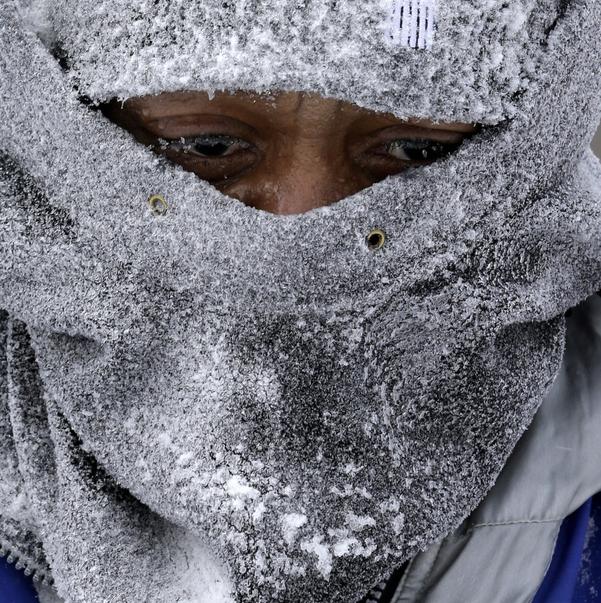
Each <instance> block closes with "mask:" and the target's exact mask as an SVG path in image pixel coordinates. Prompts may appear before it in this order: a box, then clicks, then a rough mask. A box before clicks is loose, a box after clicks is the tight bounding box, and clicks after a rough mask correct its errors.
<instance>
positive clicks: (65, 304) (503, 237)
mask: <svg viewBox="0 0 601 603" xmlns="http://www.w3.org/2000/svg"><path fill="white" fill-rule="evenodd" d="M49 4H50V8H51V10H50V13H51V14H50V17H49V20H44V19H43V18H40V14H41V13H40V12H39V11H37V12H36V11H34V12H31V11H28V10H26V9H27V7H26V6H24V0H22V1H21V2H20V5H21V6H20V7H19V9H17V7H16V6H15V4H14V3H13V2H11V1H8V0H0V151H1V154H0V156H1V167H0V193H1V202H2V205H1V208H0V253H1V258H2V262H1V263H0V307H2V308H3V309H4V310H5V312H4V313H2V315H1V320H0V325H1V326H2V331H1V332H2V341H3V342H4V344H5V345H4V347H5V349H6V354H5V355H4V356H3V357H1V358H3V359H2V360H1V362H2V365H1V367H2V371H1V373H0V375H2V381H1V383H2V389H1V391H0V393H1V394H2V397H1V398H0V429H1V430H2V432H1V433H0V435H1V438H0V446H2V447H3V451H2V456H1V457H0V517H2V520H1V521H0V539H1V544H2V546H3V547H4V550H5V551H7V552H12V553H13V555H14V556H17V557H20V558H21V559H22V563H23V564H24V565H25V566H26V567H28V568H29V569H30V570H31V569H32V568H33V569H35V570H36V571H37V572H38V574H39V575H40V576H42V575H47V576H48V577H49V579H54V584H55V587H56V589H57V590H58V593H59V594H60V595H61V597H62V598H64V599H65V600H66V601H69V602H78V603H80V602H81V603H96V602H109V601H110V602H111V603H115V602H128V603H131V602H132V601H149V602H153V603H156V602H166V601H199V600H202V596H203V593H205V594H206V592H208V591H207V589H208V588H209V586H207V584H206V583H204V582H203V576H204V575H206V573H207V568H209V570H210V567H209V566H210V564H211V563H213V564H214V565H215V567H217V566H221V567H222V569H223V570H224V572H225V575H227V576H228V580H227V581H226V582H227V584H226V583H225V582H224V583H223V589H224V590H227V589H228V588H231V590H232V597H233V599H234V600H235V601H238V602H243V603H255V602H272V601H281V602H284V601H286V602H297V601H303V602H305V601H306V602H316V603H317V602H326V601H327V602H341V603H353V602H354V601H356V600H358V599H360V598H361V597H362V596H363V594H365V592H366V591H367V590H368V589H369V587H370V586H372V585H373V584H375V583H377V582H378V581H379V580H380V579H381V578H383V577H385V576H386V575H387V574H388V573H390V572H391V571H392V570H393V569H394V568H395V567H397V566H398V565H400V564H401V563H402V562H403V560H406V559H408V558H410V557H411V556H412V555H414V554H415V553H416V552H417V551H418V550H420V549H421V548H424V547H426V546H427V545H428V544H429V543H431V542H432V541H434V540H435V539H437V538H439V537H441V536H442V535H444V534H445V533H448V532H449V531H450V530H451V529H453V528H454V527H455V526H457V525H458V524H459V522H460V521H461V520H462V518H464V517H465V516H466V515H467V514H468V513H469V512H470V511H471V510H472V509H473V508H474V507H475V506H476V505H477V503H478V502H479V501H480V500H481V499H482V498H483V496H484V495H485V494H486V492H487V491H488V489H489V488H490V487H491V485H492V484H493V483H494V481H495V478H496V476H497V475H498V473H499V471H500V469H501V468H502V466H503V464H504V462H505V460H506V458H507V456H508V454H509V453H510V451H511V450H512V448H513V446H514V444H515V443H516V441H517V440H518V438H519V437H520V435H521V434H522V432H523V431H524V429H525V428H526V427H527V426H528V424H529V423H530V421H531V419H532V417H533V414H534V413H535V411H536V409H537V407H538V406H539V404H540V403H541V401H542V399H543V397H544V395H545V393H546V392H547V391H548V389H549V387H550V385H551V383H552V381H553V379H554V376H555V375H556V373H557V370H558V367H559V363H560V360H561V357H562V351H563V344H564V319H563V314H564V312H565V311H566V309H567V308H569V307H570V306H572V305H574V304H576V303H577V302H578V301H580V300H582V299H584V298H585V297H586V296H588V295H589V294H590V293H591V292H593V291H595V290H598V289H599V288H600V287H601V244H600V240H601V168H600V166H599V163H598V161H597V160H596V159H594V157H593V156H592V153H591V152H590V151H589V150H588V145H589V142H590V139H591V138H592V135H593V131H594V129H595V126H596V124H597V123H598V120H599V117H600V114H601V73H600V70H601V67H600V66H601V38H600V36H599V31H600V30H601V2H599V0H572V1H566V0H521V1H515V2H505V1H502V0H488V1H486V2H484V1H476V0H474V1H470V2H465V1H464V0H438V2H437V3H436V5H435V4H434V3H433V2H428V3H427V4H428V6H429V7H430V9H431V10H432V12H431V13H430V15H431V16H430V19H431V21H430V22H428V23H427V28H426V29H427V32H426V33H427V36H426V33H424V31H425V30H424V27H425V25H426V24H425V20H424V21H423V22H421V24H420V23H418V22H417V19H416V17H417V15H418V10H417V3H415V2H413V3H411V2H400V3H399V2H395V1H393V2H386V1H380V0H366V1H364V2H352V1H348V2H345V1H335V0H303V1H298V2H282V1H281V0H263V1H262V0H246V1H243V0H236V1H233V2H223V0H195V1H190V0H170V1H167V0H157V1H154V2H150V1H148V0H127V1H125V0H123V1H118V0H94V1H93V2H92V1H88V0H84V1H82V0H53V1H52V2H50V3H49ZM425 4H426V3H424V6H425ZM410 5H411V6H412V7H413V8H411V6H410ZM42 8H43V7H42ZM401 9H403V10H401ZM409 9H411V10H409ZM434 9H435V10H434ZM420 11H421V12H420V13H419V14H421V15H425V13H426V11H425V8H424V7H422V8H421V9H420ZM420 28H421V29H420ZM33 29H35V30H36V31H37V32H38V34H37V35H36V34H34V33H33V32H32V30H33ZM416 32H417V33H416ZM419 32H422V33H421V35H422V37H421V38H419ZM411 36H413V38H412V37H411ZM418 38H419V39H418ZM420 40H421V42H420ZM425 42H427V44H426V43H425ZM424 46H425V47H424ZM239 88H243V89H251V90H254V91H263V92H269V91H273V90H308V91H313V92H317V93H320V94H322V95H324V96H330V97H336V98H340V99H344V100H348V101H353V102H355V103H357V104H359V105H361V106H364V107H367V108H370V109H375V110H384V111H390V112H392V113H394V114H395V115H397V116H398V117H401V118H405V117H429V118H434V119H440V120H457V121H474V122H481V123H483V124H485V127H484V128H483V130H482V131H481V133H479V134H478V135H476V136H474V137H473V138H471V139H470V140H469V141H467V142H465V143H464V145H463V146H462V147H461V148H460V149H459V150H458V151H457V152H456V153H454V154H453V155H451V156H449V157H448V158H446V159H444V160H441V161H439V162H437V163H435V164H432V165H429V166H427V167H419V168H416V169H411V170H409V171H406V172H403V173H401V174H398V175H395V176H391V177H389V178H387V179H386V180H384V181H382V182H379V183H377V184H375V185H373V186H371V187H370V188H368V189H365V190H363V191H361V192H359V193H357V194H355V195H353V196H351V197H349V198H346V199H344V200H342V201H339V202H337V203H335V204H333V205H331V206H329V207H323V208H319V209H315V210H312V211H310V212H308V213H305V214H303V215H297V216H287V217H283V216H276V215H271V214H268V213H265V212H262V211H257V210H255V209H253V208H250V207H247V206H245V205H243V204H242V203H241V202H239V201H237V200H235V199H232V198H229V197H227V196H224V195H223V194H221V193H219V192H218V191H217V190H215V189H214V188H213V187H211V186H210V185H209V184H207V183H205V182H203V181H201V180H199V179H198V178H197V177H196V176H195V175H193V174H191V173H187V172H185V171H183V170H182V169H181V168H180V167H178V166H175V165H172V164H170V163H169V162H168V161H167V160H165V159H163V158H158V157H157V156H155V155H154V154H153V153H152V151H151V150H149V149H148V148H146V147H144V146H142V145H141V144H139V143H137V142H135V141H134V139H133V138H132V137H131V136H130V135H129V134H128V133H127V132H124V131H122V130H120V129H119V128H118V127H117V126H115V125H114V124H112V123H109V122H108V121H107V120H106V119H105V118H104V117H103V116H102V114H101V113H100V112H98V111H95V110H94V104H95V103H96V102H98V101H101V100H105V99H108V98H111V97H114V96H118V97H120V98H122V99H124V98H127V97H129V96H132V95H140V94H150V93H156V92H159V91H163V90H179V89H189V90H209V91H210V90H217V89H225V90H233V89H239ZM84 101H85V102H84ZM153 195H160V196H161V198H162V199H164V203H165V204H166V207H167V211H166V213H162V212H157V211H153V209H152V208H151V206H150V205H149V203H148V199H149V198H150V197H152V196H153ZM159 205H161V207H163V208H164V204H163V201H160V203H159ZM155 210H156V207H155ZM374 229H379V230H381V231H382V232H383V233H384V236H383V237H382V235H381V234H378V233H377V232H376V233H375V239H374V237H371V238H370V233H372V234H374V233H373V232H372V231H374ZM378 237H380V238H378ZM382 243H383V245H382ZM211 567H212V566H211ZM208 573H209V574H210V573H211V572H210V571H208ZM213 588H215V586H213ZM217 590H219V587H217ZM211 597H212V599H211V600H212V601H218V600H220V597H221V595H219V593H217V592H216V591H215V592H214V593H213V594H212V595H211Z"/></svg>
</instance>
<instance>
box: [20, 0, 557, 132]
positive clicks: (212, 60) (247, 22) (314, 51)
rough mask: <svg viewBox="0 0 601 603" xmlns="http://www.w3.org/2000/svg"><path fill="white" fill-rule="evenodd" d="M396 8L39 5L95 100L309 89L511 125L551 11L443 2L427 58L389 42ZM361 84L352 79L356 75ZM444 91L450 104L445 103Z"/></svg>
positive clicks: (527, 0) (375, 0)
mask: <svg viewBox="0 0 601 603" xmlns="http://www.w3.org/2000/svg"><path fill="white" fill-rule="evenodd" d="M391 2H392V0H369V1H366V2H361V3H351V2H348V3H347V2H342V3H341V2H337V1H334V0H303V2H302V3H300V4H299V3H282V2H280V1H278V0H269V1H262V2H258V1H257V0H241V1H238V2H225V3H224V2H221V1H220V0H205V1H204V2H189V1H187V0H176V1H173V0H168V1H167V0H161V1H158V2H150V1H149V0H134V1H133V2H132V1H128V2H123V0H104V1H102V2H94V3H90V2H81V0H59V1H53V2H51V3H48V2H46V4H47V7H48V10H47V15H46V19H45V20H44V19H43V18H42V17H41V16H40V14H41V12H42V11H41V9H40V6H43V4H44V2H43V0H38V2H36V3H34V18H33V19H32V20H33V21H34V24H38V27H39V28H40V30H41V31H42V35H44V37H45V38H47V37H48V32H49V31H54V32H56V38H57V40H58V42H59V44H60V46H61V48H62V49H63V50H64V51H65V52H66V54H67V55H68V56H69V57H70V64H71V70H70V75H71V77H72V78H73V81H74V83H77V85H78V87H79V88H80V90H81V91H82V92H85V94H87V95H88V96H89V97H91V98H93V99H98V100H102V99H108V98H110V97H113V96H118V97H120V98H127V97H129V96H138V95H142V94H155V93H158V92H162V91H167V90H181V89H189V90H190V89H198V90H206V91H209V92H210V93H211V92H213V91H215V90H235V89H252V90H258V91H272V90H299V89H302V90H312V91H314V92H317V93H320V94H322V95H324V96H334V97H340V98H345V99H346V100H349V101H351V102H355V103H358V104H360V105H364V106H367V107H370V108H374V109H378V110H387V111H393V112H397V113H401V114H402V116H404V117H415V116H423V115H426V114H439V116H440V118H441V119H442V118H446V119H447V120H453V119H455V120H463V121H481V122H482V121H488V122H489V123H494V122H496V121H499V120H501V119H503V118H506V117H511V116H513V115H515V112H516V105H515V103H514V101H513V99H514V98H515V95H517V94H520V92H521V91H522V90H523V89H524V86H525V85H526V84H527V82H528V80H529V79H530V78H531V77H533V76H534V73H533V72H532V69H533V55H532V50H533V49H535V48H536V45H537V44H538V43H539V42H540V41H541V40H542V38H543V36H544V31H545V30H544V28H545V27H548V26H549V25H550V24H551V23H552V15H553V12H554V10H555V9H556V8H557V6H558V5H559V3H558V0H539V1H535V0H521V1H520V2H514V3H511V5H510V6H508V5H507V3H506V2H503V1H502V0H491V1H488V2H482V3H466V2H461V1H460V0H454V1H446V2H439V3H438V4H439V5H440V6H439V9H438V11H437V12H438V18H437V30H436V32H435V40H434V43H433V45H432V47H431V48H430V49H428V50H412V49H408V48H404V47H402V46H399V45H395V44H394V43H391V42H390V41H389V35H388V33H387V28H388V26H389V20H390V10H391ZM357 73H360V74H361V77H360V78H357V77H356V74H357ZM445 90H451V91H452V94H451V95H445V93H444V92H445Z"/></svg>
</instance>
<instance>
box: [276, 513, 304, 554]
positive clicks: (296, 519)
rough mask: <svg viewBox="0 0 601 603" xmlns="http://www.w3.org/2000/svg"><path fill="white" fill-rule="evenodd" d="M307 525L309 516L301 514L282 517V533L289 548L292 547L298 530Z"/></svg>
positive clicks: (289, 514)
mask: <svg viewBox="0 0 601 603" xmlns="http://www.w3.org/2000/svg"><path fill="white" fill-rule="evenodd" d="M306 523H307V516H306V515H302V514H301V513H288V514H287V515H284V517H282V532H283V534H284V540H285V541H286V544H287V545H288V546H292V543H293V542H294V540H295V538H296V534H297V532H298V530H299V529H300V528H301V527H302V526H304V525H305V524H306Z"/></svg>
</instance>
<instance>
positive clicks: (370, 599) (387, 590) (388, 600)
mask: <svg viewBox="0 0 601 603" xmlns="http://www.w3.org/2000/svg"><path fill="white" fill-rule="evenodd" d="M408 565H409V564H408V563H404V564H403V565H401V566H400V567H398V568H397V569H395V570H394V571H393V572H392V574H391V575H390V578H388V580H382V582H380V583H379V584H378V585H377V586H374V587H373V588H372V589H371V590H370V591H369V592H368V593H367V595H365V597H363V599H361V600H360V601H359V603H392V597H393V596H394V594H395V592H396V589H397V587H398V585H399V583H400V581H401V578H402V577H403V575H404V574H405V570H406V569H407V566H408Z"/></svg>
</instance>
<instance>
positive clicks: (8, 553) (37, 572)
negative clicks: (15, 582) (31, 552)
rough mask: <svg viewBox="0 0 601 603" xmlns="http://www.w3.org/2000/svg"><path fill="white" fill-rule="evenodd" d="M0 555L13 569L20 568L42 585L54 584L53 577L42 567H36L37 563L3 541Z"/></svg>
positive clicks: (0, 544) (0, 546) (0, 545)
mask: <svg viewBox="0 0 601 603" xmlns="http://www.w3.org/2000/svg"><path fill="white" fill-rule="evenodd" d="M0 557H3V558H4V559H5V560H6V561H7V563H10V564H11V565H14V567H15V569H17V570H22V571H23V573H24V574H25V575H26V576H28V577H30V578H31V579H32V580H33V581H34V582H40V583H41V584H43V585H44V586H53V585H54V579H53V578H52V576H50V575H48V573H47V572H46V571H45V570H44V569H42V568H40V567H36V566H37V564H36V563H35V562H34V561H32V560H31V559H28V558H27V556H26V555H23V554H22V553H20V552H18V551H16V550H15V549H13V548H10V547H8V546H7V545H6V544H4V543H0Z"/></svg>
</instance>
